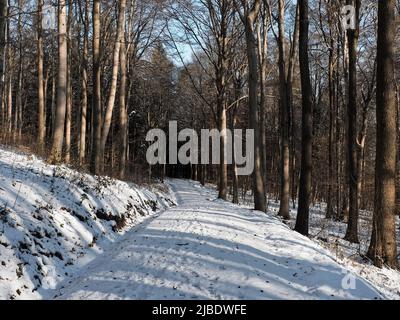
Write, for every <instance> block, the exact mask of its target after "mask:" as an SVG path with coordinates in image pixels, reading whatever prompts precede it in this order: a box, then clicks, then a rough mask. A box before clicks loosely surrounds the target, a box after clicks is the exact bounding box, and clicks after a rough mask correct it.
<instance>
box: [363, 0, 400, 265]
mask: <svg viewBox="0 0 400 320" xmlns="http://www.w3.org/2000/svg"><path fill="white" fill-rule="evenodd" d="M395 35H396V21H395V1H394V0H387V1H379V4H378V53H377V61H378V66H377V96H376V104H377V106H376V118H377V130H376V132H377V141H376V167H375V210H374V219H373V231H372V239H371V245H370V248H369V251H368V256H369V257H370V258H371V259H372V260H373V261H374V264H375V265H376V266H378V267H382V266H384V265H386V266H388V267H391V268H398V260H397V242H396V156H397V120H396V113H397V110H396V94H395V87H394V83H395V78H394V54H395V47H394V45H395Z"/></svg>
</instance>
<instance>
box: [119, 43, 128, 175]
mask: <svg viewBox="0 0 400 320" xmlns="http://www.w3.org/2000/svg"><path fill="white" fill-rule="evenodd" d="M120 60H121V84H120V92H119V126H120V128H119V130H120V155H119V157H120V160H119V161H120V162H119V177H120V179H124V178H125V174H126V157H127V153H128V111H127V109H126V82H127V73H126V72H127V70H126V69H127V68H126V66H127V65H126V46H125V38H123V41H122V43H121V51H120Z"/></svg>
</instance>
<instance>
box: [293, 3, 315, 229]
mask: <svg viewBox="0 0 400 320" xmlns="http://www.w3.org/2000/svg"><path fill="white" fill-rule="evenodd" d="M299 17H300V30H299V31H300V34H299V52H300V54H299V61H300V73H301V90H302V151H301V174H300V190H299V209H298V214H297V221H296V227H295V230H296V231H297V232H299V233H301V234H303V235H305V236H308V232H309V215H310V201H311V193H312V143H313V106H312V103H313V102H312V87H311V80H310V69H309V56H308V28H309V19H308V0H299Z"/></svg>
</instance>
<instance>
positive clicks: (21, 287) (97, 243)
mask: <svg viewBox="0 0 400 320" xmlns="http://www.w3.org/2000/svg"><path fill="white" fill-rule="evenodd" d="M149 189H151V190H152V191H149ZM171 204H173V202H172V200H171V199H170V195H169V190H168V189H167V188H166V187H165V186H158V187H157V186H154V187H148V188H147V189H145V188H140V187H138V186H135V185H132V184H127V183H124V182H120V181H115V180H112V179H109V178H94V177H92V176H90V175H85V174H81V173H78V172H76V171H74V170H71V169H69V168H67V167H65V166H61V167H60V166H50V165H47V164H45V163H44V162H43V161H41V160H39V159H38V158H36V157H34V156H27V155H24V154H18V153H15V152H11V151H10V150H7V149H5V148H0V300H1V299H39V298H43V297H44V298H46V297H51V295H52V292H51V290H52V289H54V288H55V287H56V286H57V284H58V283H59V282H61V281H63V280H64V279H68V278H70V277H72V276H74V275H75V273H76V272H77V270H80V269H81V268H83V266H84V265H85V264H86V263H88V262H89V261H91V260H93V259H94V258H95V257H96V256H98V255H99V254H101V253H102V252H104V251H107V248H108V247H109V246H110V245H111V244H112V243H113V242H115V241H116V240H118V238H120V237H121V235H122V234H123V233H124V232H125V231H126V230H129V229H130V228H131V227H132V226H134V225H137V224H138V223H140V222H142V221H143V220H144V219H145V218H146V217H147V216H149V215H150V214H153V213H154V211H155V210H161V209H164V208H166V207H167V206H169V205H171Z"/></svg>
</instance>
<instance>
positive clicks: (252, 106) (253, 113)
mask: <svg viewBox="0 0 400 320" xmlns="http://www.w3.org/2000/svg"><path fill="white" fill-rule="evenodd" d="M259 11H260V1H259V0H256V1H255V3H254V7H253V9H252V10H251V11H250V12H248V14H247V15H246V17H245V34H246V44H247V59H248V64H249V112H250V116H249V118H250V129H253V130H254V138H255V139H254V173H253V192H254V207H255V210H258V211H263V212H266V211H267V205H266V194H265V187H264V180H263V177H262V159H261V156H262V154H261V143H260V140H261V135H260V127H259V112H258V102H257V96H258V95H257V91H258V84H259V79H258V69H257V68H258V57H257V40H256V38H255V35H254V23H255V20H256V18H257V16H258V14H259Z"/></svg>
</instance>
